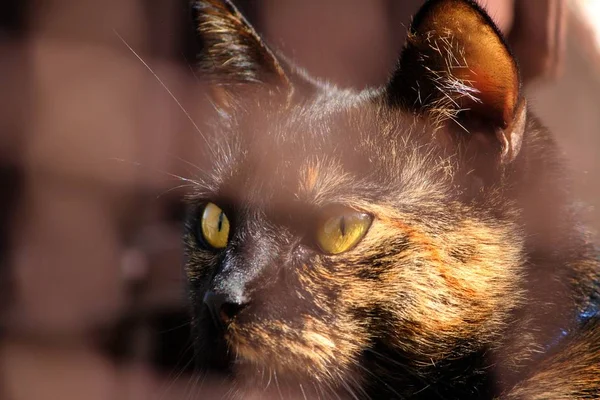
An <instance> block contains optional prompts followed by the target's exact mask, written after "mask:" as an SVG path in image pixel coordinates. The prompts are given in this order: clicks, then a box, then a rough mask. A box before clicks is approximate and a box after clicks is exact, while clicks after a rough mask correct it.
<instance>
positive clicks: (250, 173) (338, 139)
mask: <svg viewBox="0 0 600 400" xmlns="http://www.w3.org/2000/svg"><path fill="white" fill-rule="evenodd" d="M368 96H369V94H368V93H367V94H349V93H348V92H341V93H333V94H332V93H326V94H324V95H321V96H318V97H316V98H313V99H309V100H302V101H299V102H297V103H295V104H292V105H289V104H278V103H274V102H273V101H255V102H253V103H252V104H247V105H244V107H243V108H241V109H239V110H236V111H237V112H236V113H235V114H231V115H230V116H228V117H227V118H226V119H225V120H222V121H221V123H217V124H216V125H217V126H218V127H219V129H218V133H216V136H215V138H216V142H217V143H218V145H217V146H215V149H216V151H214V152H213V153H214V154H213V155H211V157H210V159H211V165H210V167H209V168H210V169H211V174H210V177H209V181H210V183H209V185H208V186H209V187H210V194H209V195H210V196H217V197H218V196H221V195H224V196H226V197H234V198H235V199H237V200H238V201H243V202H249V201H250V202H256V203H259V202H264V201H266V200H267V199H269V198H278V199H281V200H282V201H285V200H289V201H293V200H304V201H307V202H312V203H322V204H325V203H330V202H348V201H350V200H352V199H358V198H362V199H365V200H368V199H371V200H373V199H374V198H377V197H381V196H385V195H386V194H388V195H389V194H391V193H394V192H396V191H398V190H399V189H400V188H402V189H403V190H408V189H410V186H411V182H412V181H414V180H415V179H413V178H415V177H418V178H419V179H421V180H427V179H428V178H427V176H428V173H429V172H432V171H433V170H435V169H437V168H438V166H437V165H434V164H435V163H433V162H432V161H431V160H430V159H431V157H429V154H428V152H427V151H423V145H422V142H423V141H422V140H419V138H422V137H424V136H427V134H428V133H427V131H428V129H429V128H428V127H427V126H426V124H422V123H419V121H417V119H416V118H415V117H414V116H413V115H411V114H409V113H400V112H397V111H394V112H391V111H390V110H388V109H387V108H386V107H385V106H384V105H382V104H378V103H376V102H374V101H372V100H371V99H370V98H369V97H368ZM427 163H429V164H431V165H427V166H426V165H425V164H427ZM428 170H431V171H429V172H428ZM408 177H412V178H411V179H408ZM421 183H422V182H421ZM413 186H414V185H413Z"/></svg>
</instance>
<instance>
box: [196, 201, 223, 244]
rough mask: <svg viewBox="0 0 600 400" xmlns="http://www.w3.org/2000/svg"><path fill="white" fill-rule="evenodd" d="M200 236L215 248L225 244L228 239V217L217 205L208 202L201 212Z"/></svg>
mask: <svg viewBox="0 0 600 400" xmlns="http://www.w3.org/2000/svg"><path fill="white" fill-rule="evenodd" d="M201 226H202V237H203V238H204V240H206V242H207V243H208V244H209V245H211V246H212V247H214V248H215V249H222V248H224V247H225V246H227V239H229V219H227V216H226V215H225V213H224V212H223V210H221V208H220V207H219V206H217V205H216V204H214V203H208V204H207V205H206V207H205V208H204V212H203V213H202V220H201Z"/></svg>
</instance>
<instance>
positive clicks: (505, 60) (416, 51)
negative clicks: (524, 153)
mask: <svg viewBox="0 0 600 400" xmlns="http://www.w3.org/2000/svg"><path fill="white" fill-rule="evenodd" d="M386 96H387V98H388V101H389V102H390V103H391V104H393V105H395V106H401V107H404V108H409V109H412V110H415V111H416V112H419V113H424V114H426V115H428V116H430V117H431V118H434V119H435V120H436V121H443V123H451V122H450V121H451V120H454V121H455V122H456V123H457V125H460V127H462V128H464V130H466V131H468V132H469V133H467V132H464V134H465V135H480V136H482V137H483V139H484V140H485V141H487V142H488V144H489V146H488V147H491V148H495V149H497V150H498V151H497V153H498V156H499V161H500V162H501V163H503V164H507V163H509V162H511V161H512V160H514V158H515V157H516V156H517V154H518V153H519V150H520V148H521V143H522V139H523V132H524V129H525V120H526V112H527V111H526V108H527V107H526V102H525V99H524V98H523V96H522V93H521V79H520V74H519V69H518V66H517V63H516V61H515V59H514V57H513V56H512V54H511V52H510V50H509V48H508V46H507V45H506V43H505V42H504V40H503V38H502V35H501V33H500V31H499V30H498V29H497V28H496V26H495V25H494V23H493V22H492V20H491V18H490V17H489V16H488V15H487V14H486V13H485V11H483V9H482V8H481V7H480V6H479V5H477V4H476V3H475V2H474V1H472V0H429V1H428V2H426V3H425V5H424V6H423V7H422V8H421V10H420V11H419V12H418V13H417V15H416V16H415V17H414V19H413V23H412V26H411V28H410V31H409V35H408V39H407V43H406V46H405V48H404V50H403V52H402V54H401V56H400V59H399V61H398V66H397V69H396V71H395V72H394V74H393V76H392V79H391V80H390V82H389V84H388V86H387V89H386Z"/></svg>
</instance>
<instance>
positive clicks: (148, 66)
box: [113, 29, 215, 155]
mask: <svg viewBox="0 0 600 400" xmlns="http://www.w3.org/2000/svg"><path fill="white" fill-rule="evenodd" d="M113 32H114V33H115V35H117V37H118V38H119V39H120V40H121V42H123V44H124V45H125V46H126V47H127V48H128V49H129V51H131V52H132V53H133V55H134V56H136V58H137V59H138V60H140V62H141V63H142V64H143V65H144V67H146V69H147V70H148V71H150V73H151V74H152V75H153V76H154V78H156V80H157V81H158V83H159V84H160V85H161V86H162V87H163V88H164V89H165V91H166V92H167V93H168V94H169V96H171V98H172V99H173V101H174V102H175V104H177V106H178V107H179V108H180V109H181V111H182V112H183V113H184V115H185V116H186V117H187V119H188V120H189V121H190V122H191V124H192V125H193V126H194V129H196V131H197V132H198V133H199V134H200V137H201V138H202V139H204V141H205V142H206V144H207V145H208V149H209V150H210V151H211V153H213V155H215V154H214V150H213V149H212V147H211V145H210V142H209V141H208V139H207V138H206V136H204V134H203V133H202V131H201V130H200V127H199V126H198V124H196V122H195V121H194V119H193V118H192V116H191V115H190V113H188V112H187V110H186V109H185V107H184V106H183V104H181V102H180V101H179V100H178V99H177V97H175V95H174V94H173V92H171V90H170V89H169V88H168V87H167V85H166V84H165V83H164V82H163V80H162V79H160V77H159V76H158V74H156V72H154V70H153V69H152V67H150V65H148V63H147V62H146V61H144V59H143V58H142V57H141V56H140V55H139V54H138V53H137V52H136V51H135V50H134V49H133V48H132V47H131V46H130V45H129V43H127V41H126V40H125V39H124V38H123V37H122V36H121V35H120V34H119V32H117V31H116V30H115V29H113Z"/></svg>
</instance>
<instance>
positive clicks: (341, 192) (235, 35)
mask: <svg viewBox="0 0 600 400" xmlns="http://www.w3.org/2000/svg"><path fill="white" fill-rule="evenodd" d="M194 4H195V10H196V16H197V21H198V32H199V34H200V38H201V39H202V42H203V46H204V47H203V49H204V50H203V55H202V58H201V64H200V70H201V71H202V73H203V74H202V76H203V77H204V78H206V79H207V81H208V82H209V83H210V90H211V99H212V102H213V104H214V107H215V115H214V116H212V117H207V122H206V130H208V129H212V130H213V132H212V136H210V137H209V142H210V146H208V147H207V149H206V154H205V156H204V157H205V158H206V160H207V165H208V168H207V171H206V173H205V174H203V176H201V177H198V187H197V188H196V191H195V193H194V194H193V195H191V196H190V203H191V205H192V206H191V212H190V218H189V220H188V229H187V234H186V237H185V241H186V247H187V261H186V273H187V277H188V280H189V287H190V294H191V297H192V301H193V304H194V316H195V321H194V324H195V330H196V335H197V337H198V339H197V341H198V343H197V344H198V346H197V353H198V357H199V359H200V364H201V366H203V367H205V368H209V369H210V368H221V369H224V370H225V371H227V372H228V373H230V374H232V375H233V376H235V377H236V379H237V380H238V382H251V383H252V384H258V385H260V384H261V381H262V385H263V386H268V384H267V381H268V378H269V377H270V376H271V373H272V372H274V373H276V374H278V376H279V379H280V380H281V381H283V382H304V381H308V382H313V383H315V384H317V386H320V385H323V386H325V387H334V388H336V389H337V388H342V387H350V386H359V385H360V382H363V381H369V380H372V379H377V378H376V375H377V374H380V373H381V374H385V373H386V372H385V371H383V370H382V371H380V372H376V371H378V369H384V365H385V364H386V362H387V361H386V357H388V356H384V355H382V354H383V353H385V354H394V355H395V356H394V357H395V359H396V360H398V359H400V360H404V361H402V363H403V364H402V366H404V367H406V368H407V370H410V369H411V368H417V367H419V366H420V365H421V366H422V365H425V364H431V362H432V361H433V363H434V364H435V362H437V361H439V360H444V359H448V358H453V357H454V358H457V357H459V356H460V355H462V354H466V353H469V352H473V351H477V350H481V349H484V348H486V346H489V345H490V344H491V343H493V342H495V341H496V340H497V339H498V337H499V336H501V335H502V332H503V329H504V326H505V324H506V322H507V321H508V318H510V315H511V313H512V312H513V311H514V309H515V308H516V307H517V306H518V304H519V301H520V293H521V292H520V291H521V278H522V271H521V265H522V240H521V234H520V230H519V224H518V222H517V221H518V217H519V216H518V213H517V212H516V211H515V210H514V209H513V208H512V206H511V204H512V203H511V201H510V200H509V199H508V197H507V196H508V194H507V191H509V188H507V185H504V184H503V183H505V177H506V174H507V173H510V171H512V170H513V169H514V168H513V166H514V164H515V163H516V162H518V161H519V160H518V157H519V152H520V148H521V143H522V139H523V133H524V130H525V125H526V123H525V120H526V106H525V100H524V98H523V96H522V93H521V82H520V77H519V71H518V67H517V64H516V61H515V60H514V58H513V57H512V55H511V53H510V51H509V49H508V47H507V45H506V44H505V42H504V41H503V39H502V37H501V35H500V33H499V32H498V30H497V28H496V27H495V26H494V24H493V23H492V21H491V19H490V18H489V17H488V16H487V14H485V12H484V11H483V10H482V9H481V8H480V7H479V6H477V5H476V3H474V2H472V1H466V0H432V1H428V2H427V3H426V4H425V5H424V6H423V7H422V8H421V10H420V11H419V12H418V14H417V15H416V16H415V17H414V20H413V24H412V27H411V28H410V32H409V36H408V40H407V43H406V45H405V48H404V49H403V51H402V53H401V55H400V56H399V61H398V64H397V66H396V68H395V71H394V72H393V74H392V76H391V78H390V80H389V82H388V83H387V85H385V86H384V87H382V88H380V89H373V90H365V91H360V92H357V91H353V90H342V89H338V88H335V87H332V86H331V85H327V84H324V83H320V82H319V81H317V80H315V79H313V78H310V77H309V76H308V74H307V73H305V72H303V71H301V70H299V69H298V68H296V67H294V66H293V65H291V63H289V62H288V61H287V60H286V59H285V58H283V57H281V56H278V55H276V53H275V52H274V51H273V50H271V49H270V48H269V47H268V46H267V45H266V44H265V43H264V42H263V41H262V40H261V38H260V37H259V36H258V34H257V33H256V32H255V31H254V30H253V28H252V27H251V26H250V25H249V24H248V22H247V21H246V20H245V19H244V17H243V16H242V15H241V14H240V13H239V12H238V11H237V9H236V8H235V7H234V6H233V5H232V4H231V3H229V2H227V1H218V0H201V1H196V2H195V3H194ZM265 371H267V372H266V373H265ZM265 374H266V375H265ZM398 374H400V375H401V374H402V372H397V373H396V375H398Z"/></svg>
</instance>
